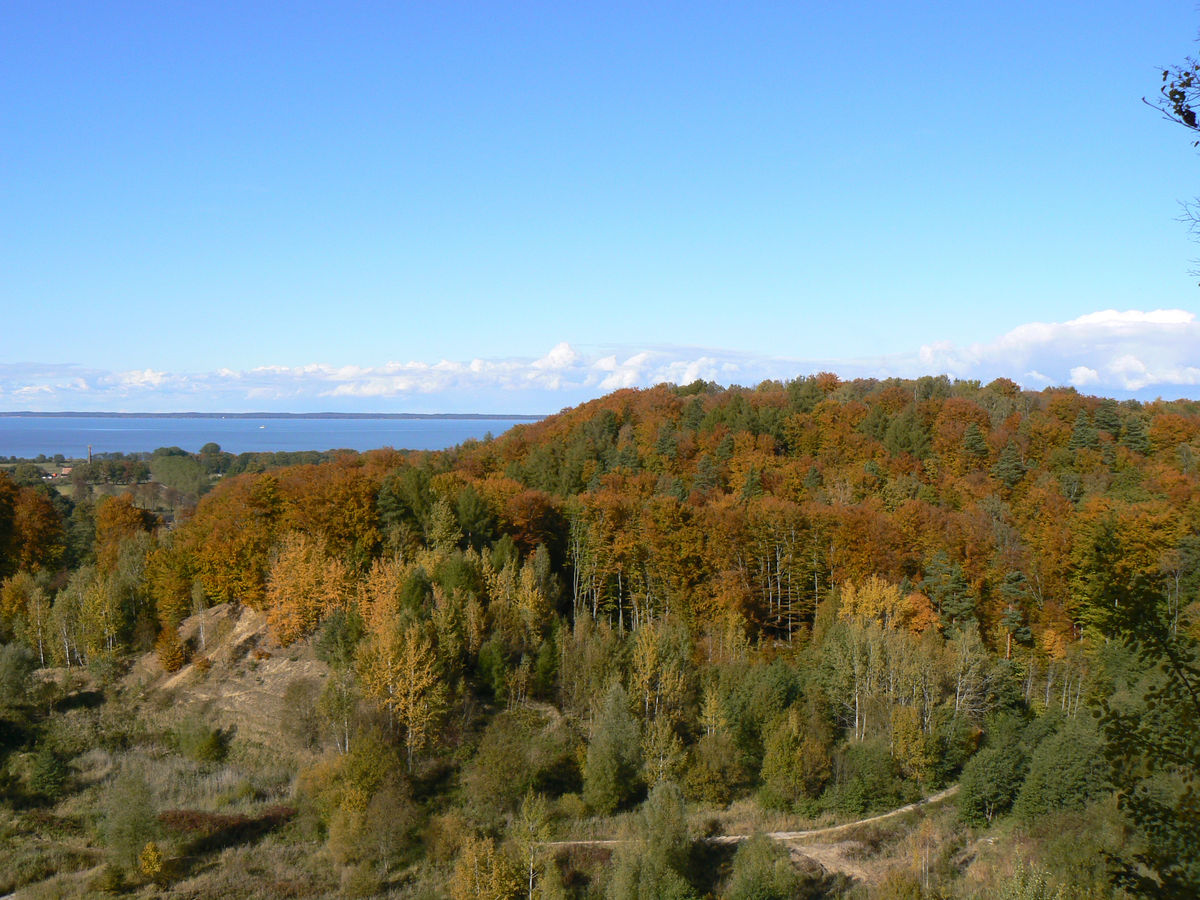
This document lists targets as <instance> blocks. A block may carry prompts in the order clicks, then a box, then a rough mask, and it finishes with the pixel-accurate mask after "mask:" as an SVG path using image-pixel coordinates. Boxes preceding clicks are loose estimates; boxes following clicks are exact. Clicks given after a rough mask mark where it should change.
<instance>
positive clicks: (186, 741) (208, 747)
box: [174, 718, 232, 762]
mask: <svg viewBox="0 0 1200 900" xmlns="http://www.w3.org/2000/svg"><path fill="white" fill-rule="evenodd" d="M231 737H232V734H231V733H228V732H223V731H222V730H221V729H219V728H213V727H211V726H209V725H208V724H206V723H205V722H203V721H202V720H200V719H198V718H188V719H184V720H183V721H182V722H181V723H180V724H179V726H178V727H177V728H176V729H175V733H174V743H175V746H176V747H177V748H178V750H179V752H180V753H182V754H183V755H184V756H187V757H190V758H191V759H194V760H196V762H220V761H221V760H223V759H224V758H225V754H226V753H227V752H228V751H229V740H230V738H231Z"/></svg>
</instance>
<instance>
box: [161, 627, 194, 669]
mask: <svg viewBox="0 0 1200 900" xmlns="http://www.w3.org/2000/svg"><path fill="white" fill-rule="evenodd" d="M154 652H155V654H156V655H157V656H158V661H159V664H160V665H162V667H163V671H165V672H178V671H179V670H180V669H182V668H183V664H184V663H186V662H187V647H186V646H185V645H184V643H183V641H182V640H181V639H180V637H179V630H178V629H177V628H175V627H174V626H172V625H168V626H167V627H165V628H164V629H163V630H162V631H160V632H159V634H158V640H157V641H156V642H155V644H154Z"/></svg>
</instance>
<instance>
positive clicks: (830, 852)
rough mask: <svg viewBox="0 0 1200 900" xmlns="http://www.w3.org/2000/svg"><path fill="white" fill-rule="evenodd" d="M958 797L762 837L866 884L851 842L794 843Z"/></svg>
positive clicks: (718, 840) (735, 839)
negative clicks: (852, 820)
mask: <svg viewBox="0 0 1200 900" xmlns="http://www.w3.org/2000/svg"><path fill="white" fill-rule="evenodd" d="M956 793H958V785H957V784H955V785H951V786H950V787H948V788H946V789H945V790H944V791H938V792H937V793H936V794H931V795H930V796H928V797H926V798H925V799H923V800H918V801H917V802H916V803H909V804H907V805H905V806H901V807H899V808H898V809H893V810H891V811H889V812H885V813H880V814H879V815H877V816H868V817H867V818H865V819H857V820H856V821H854V822H844V823H842V824H841V825H829V826H827V827H825V828H810V829H808V830H806V831H769V832H767V833H766V836H767V837H769V838H773V839H774V840H777V841H782V842H783V843H785V844H788V845H789V846H788V850H789V851H790V852H791V854H792V858H793V859H794V860H796V861H797V862H802V861H805V860H807V861H808V862H810V863H816V864H817V865H819V866H820V867H821V868H823V869H824V870H825V871H827V872H841V873H843V874H845V875H849V876H850V877H851V878H855V879H858V880H860V881H863V880H866V877H867V875H866V872H865V871H864V870H863V868H862V867H861V866H860V865H858V864H857V863H856V862H855V861H854V860H853V859H852V858H850V853H849V851H853V850H857V849H858V848H859V845H858V844H857V843H855V842H853V841H835V842H832V843H816V844H805V845H803V846H799V847H797V846H795V844H794V843H793V842H795V841H807V840H809V839H811V838H822V837H833V836H834V835H835V834H837V833H838V832H839V831H846V830H847V829H850V828H857V827H859V826H860V825H870V824H872V823H874V822H882V821H884V820H885V819H891V818H893V817H895V816H902V815H904V814H905V813H910V812H913V811H915V810H918V809H921V808H922V807H924V806H929V805H930V804H933V803H940V802H941V801H943V800H946V799H949V798H950V797H953V796H954V795H955V794H956ZM750 837H751V836H750V835H748V834H721V835H716V836H714V837H709V838H705V841H706V842H707V843H710V844H726V845H728V844H740V843H741V842H742V841H746V840H749V839H750ZM622 843H624V842H623V841H619V840H590V841H589V840H583V841H547V842H546V844H545V846H547V847H616V846H619V845H620V844H622Z"/></svg>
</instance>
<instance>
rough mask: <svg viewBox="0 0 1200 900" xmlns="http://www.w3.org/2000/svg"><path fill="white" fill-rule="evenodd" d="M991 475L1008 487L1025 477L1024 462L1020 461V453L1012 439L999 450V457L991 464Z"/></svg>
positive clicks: (1012, 486) (1015, 484) (1013, 485)
mask: <svg viewBox="0 0 1200 900" xmlns="http://www.w3.org/2000/svg"><path fill="white" fill-rule="evenodd" d="M992 475H993V477H995V479H996V480H997V481H999V482H1001V483H1002V484H1004V485H1006V486H1007V487H1009V488H1014V487H1016V486H1017V484H1018V482H1020V480H1021V479H1022V478H1024V477H1025V464H1024V463H1023V462H1021V454H1020V453H1019V452H1018V451H1017V445H1016V444H1015V443H1014V442H1013V441H1011V440H1010V441H1009V442H1008V443H1007V444H1006V445H1005V446H1004V449H1003V450H1001V451H1000V458H999V459H997V460H996V464H995V465H994V466H992Z"/></svg>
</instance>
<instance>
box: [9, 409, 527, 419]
mask: <svg viewBox="0 0 1200 900" xmlns="http://www.w3.org/2000/svg"><path fill="white" fill-rule="evenodd" d="M0 417H10V418H25V419H486V420H493V419H520V420H522V421H525V422H540V421H541V420H542V419H544V418H546V416H545V415H530V414H527V413H524V414H523V413H511V414H510V413H340V412H314V413H281V412H247V413H233V412H231V413H205V412H31V411H30V410H20V411H17V412H0Z"/></svg>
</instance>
